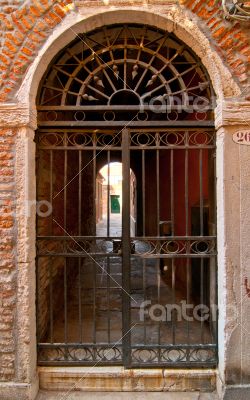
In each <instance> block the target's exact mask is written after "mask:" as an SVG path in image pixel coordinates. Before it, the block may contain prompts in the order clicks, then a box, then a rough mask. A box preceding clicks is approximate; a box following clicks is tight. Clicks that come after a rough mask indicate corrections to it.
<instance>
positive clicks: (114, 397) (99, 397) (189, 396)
mask: <svg viewBox="0 0 250 400" xmlns="http://www.w3.org/2000/svg"><path fill="white" fill-rule="evenodd" d="M131 399H133V400H218V396H217V395H216V394H215V393H201V392H192V393H191V392H185V393H184V392H171V393H166V392H161V393H155V392H154V393H152V392H143V393H139V392H133V393H132V392H127V393H125V392H123V393H121V392H120V393H118V392H116V393H114V392H111V393H108V392H96V393H94V392H92V393H89V392H86V393H84V392H79V393H77V392H74V393H71V392H70V393H68V392H48V391H40V392H39V394H38V396H37V398H36V400H131Z"/></svg>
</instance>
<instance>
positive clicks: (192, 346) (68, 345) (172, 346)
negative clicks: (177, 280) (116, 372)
mask: <svg viewBox="0 0 250 400" xmlns="http://www.w3.org/2000/svg"><path fill="white" fill-rule="evenodd" d="M38 347H39V348H45V349H46V348H47V349H51V348H59V347H62V348H71V347H75V348H77V349H81V348H85V347H97V348H99V347H105V348H116V347H120V348H121V347H122V343H120V344H119V343H118V344H117V343H102V342H100V343H98V344H97V343H53V344H52V343H38ZM217 347H218V346H217V345H216V344H214V343H208V344H168V345H164V344H160V345H148V346H146V345H143V344H137V345H131V349H145V350H151V349H152V350H154V349H162V350H168V349H170V350H173V349H178V350H179V349H191V350H192V349H211V348H212V349H217Z"/></svg>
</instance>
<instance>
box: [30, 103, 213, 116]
mask: <svg viewBox="0 0 250 400" xmlns="http://www.w3.org/2000/svg"><path fill="white" fill-rule="evenodd" d="M165 109H166V110H167V111H170V112H171V111H174V110H177V111H180V110H184V111H192V112H193V111H196V112H199V111H198V110H194V107H193V106H192V105H190V106H185V105H167V104H166V106H165V105H159V110H163V111H165ZM214 109H215V107H206V111H213V110H214ZM37 110H38V111H58V112H60V111H92V112H96V111H139V112H143V111H152V112H154V111H156V110H157V105H147V104H141V105H139V106H137V105H135V106H130V105H124V106H119V105H117V106H116V105H111V106H110V105H100V106H97V105H95V106H61V105H60V106H38V107H37ZM163 114H164V112H163Z"/></svg>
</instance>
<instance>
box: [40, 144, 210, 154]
mask: <svg viewBox="0 0 250 400" xmlns="http://www.w3.org/2000/svg"><path fill="white" fill-rule="evenodd" d="M37 148H38V149H39V150H55V151H56V150H68V151H74V150H77V151H79V150H81V151H91V150H97V151H99V150H100V151H101V152H102V153H103V152H105V151H121V147H113V146H107V145H106V146H105V148H104V147H101V146H95V147H94V146H80V145H78V146H76V145H74V146H39V145H38V146H37ZM214 148H215V145H207V146H199V145H191V146H188V145H187V146H178V145H176V146H172V145H168V146H164V145H163V146H143V145H140V146H131V147H130V150H133V151H141V150H164V151H165V150H180V149H192V150H205V149H214Z"/></svg>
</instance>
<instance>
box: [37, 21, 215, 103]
mask: <svg viewBox="0 0 250 400" xmlns="http://www.w3.org/2000/svg"><path fill="white" fill-rule="evenodd" d="M211 91H212V88H211V84H210V82H209V79H208V76H207V73H206V71H205V69H204V67H203V66H202V64H201V61H200V60H199V59H198V58H197V57H196V56H195V55H194V54H193V52H192V51H191V50H190V49H189V48H188V47H187V46H185V45H184V44H183V43H182V42H180V41H179V40H178V39H177V38H176V37H175V36H174V35H173V34H172V33H169V32H164V31H161V30H158V29H156V28H153V27H149V26H145V25H134V24H133V25H132V24H126V25H113V26H104V27H102V28H99V29H98V30H95V31H93V32H91V33H88V34H83V35H78V36H77V39H76V40H75V41H74V42H72V43H71V44H70V45H68V46H67V47H66V48H65V49H64V50H63V51H62V52H61V53H60V55H59V56H57V58H56V59H55V60H54V62H53V64H52V65H51V66H50V67H49V70H48V72H47V74H46V76H45V78H44V79H43V82H42V86H41V90H40V95H39V100H38V103H39V106H77V107H79V106H98V105H99V106H111V107H112V106H117V105H120V106H121V105H130V106H131V105H134V106H137V105H138V106H139V105H142V104H143V105H150V104H157V103H158V104H162V103H163V102H164V103H165V104H175V105H180V104H181V105H182V106H190V105H193V104H198V103H199V102H202V103H204V101H205V102H206V101H207V102H208V103H209V101H210V98H211Z"/></svg>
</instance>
